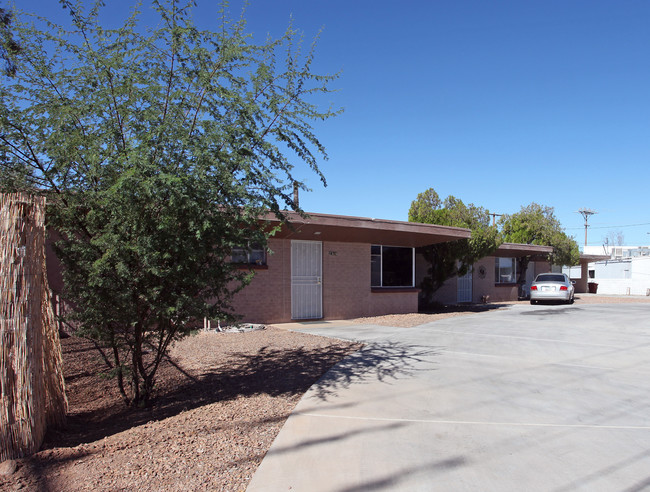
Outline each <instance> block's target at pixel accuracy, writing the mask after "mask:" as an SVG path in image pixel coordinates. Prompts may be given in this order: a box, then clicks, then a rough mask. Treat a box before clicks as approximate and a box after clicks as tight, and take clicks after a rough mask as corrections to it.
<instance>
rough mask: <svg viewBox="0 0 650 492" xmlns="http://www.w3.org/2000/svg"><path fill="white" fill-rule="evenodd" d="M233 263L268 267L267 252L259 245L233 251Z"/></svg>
mask: <svg viewBox="0 0 650 492" xmlns="http://www.w3.org/2000/svg"><path fill="white" fill-rule="evenodd" d="M231 261H232V262H233V263H240V264H242V265H266V251H265V250H264V248H263V247H262V245H261V244H259V243H251V244H250V246H249V247H243V246H240V247H237V248H233V249H232V254H231Z"/></svg>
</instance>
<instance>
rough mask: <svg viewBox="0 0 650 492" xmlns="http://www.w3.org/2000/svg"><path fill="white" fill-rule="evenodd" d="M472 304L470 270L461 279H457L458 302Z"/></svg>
mask: <svg viewBox="0 0 650 492" xmlns="http://www.w3.org/2000/svg"><path fill="white" fill-rule="evenodd" d="M457 302H472V268H471V267H470V269H469V270H468V271H467V273H466V274H465V275H463V276H462V277H458V301H457Z"/></svg>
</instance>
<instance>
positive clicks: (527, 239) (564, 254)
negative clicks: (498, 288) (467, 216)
mask: <svg viewBox="0 0 650 492" xmlns="http://www.w3.org/2000/svg"><path fill="white" fill-rule="evenodd" d="M499 222H500V225H501V233H502V235H503V239H504V241H506V242H509V243H522V244H537V245H542V246H552V247H553V252H552V253H551V254H550V255H549V257H548V261H549V262H550V263H551V264H552V265H577V264H578V263H579V262H580V250H579V248H578V244H577V243H576V242H575V240H574V239H573V238H572V237H569V236H567V235H566V234H565V233H564V230H563V229H562V225H561V224H560V221H559V220H557V218H556V217H555V214H554V209H553V207H546V206H543V205H539V204H537V203H534V202H533V203H531V204H530V205H527V206H525V207H522V208H521V210H520V211H519V212H517V213H515V214H512V215H504V216H502V217H501V219H500V221H499ZM529 262H530V257H522V258H519V259H518V263H519V264H518V265H517V267H518V268H517V270H518V272H519V275H518V276H519V284H520V285H523V284H524V283H525V279H526V270H527V269H528V263H529Z"/></svg>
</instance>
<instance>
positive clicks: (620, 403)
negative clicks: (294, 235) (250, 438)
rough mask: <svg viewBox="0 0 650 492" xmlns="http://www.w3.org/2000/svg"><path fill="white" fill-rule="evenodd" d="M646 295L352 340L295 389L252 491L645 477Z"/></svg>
mask: <svg viewBox="0 0 650 492" xmlns="http://www.w3.org/2000/svg"><path fill="white" fill-rule="evenodd" d="M649 320H650V305H647V304H627V305H602V304H595V305H583V306H580V305H579V303H576V304H574V305H572V306H530V305H515V306H513V307H511V308H508V309H505V310H500V311H494V312H487V313H480V314H474V315H467V316H462V317H456V318H450V319H446V320H442V321H437V322H434V323H430V324H428V325H422V326H419V327H415V328H390V327H381V326H373V325H351V326H350V325H345V324H344V323H322V324H315V325H313V324H310V325H308V326H303V327H301V328H300V330H301V331H305V332H309V333H317V334H321V335H329V336H334V337H337V338H344V339H352V340H360V341H364V342H365V343H366V344H367V345H366V348H365V349H364V350H362V351H361V352H359V353H357V354H355V355H353V356H351V357H349V358H348V359H346V360H345V361H343V362H342V363H341V364H339V365H337V366H335V367H334V368H333V369H332V370H331V371H330V372H329V373H328V374H327V375H326V376H325V377H323V378H322V379H321V381H319V382H318V383H317V384H316V385H314V386H313V387H312V388H311V389H310V391H309V392H308V393H307V394H306V395H305V396H304V398H303V399H302V400H301V401H300V403H299V404H298V406H297V407H296V409H295V411H294V413H293V414H292V415H291V416H290V418H289V419H288V421H287V422H286V424H285V426H284V427H283V428H282V430H281V431H280V434H279V435H278V437H277V439H276V440H275V442H274V444H273V446H272V447H271V449H270V451H269V453H268V454H267V456H266V457H265V458H264V460H263V462H262V464H261V465H260V467H259V469H258V471H257V473H256V474H255V476H254V477H253V480H252V481H251V483H250V486H249V487H248V491H249V492H257V491H265V492H268V491H286V490H291V491H348V492H349V491H368V490H391V491H393V490H405V491H406V490H408V491H414V490H421V491H438V490H439V491H462V490H467V491H470V490H471V491H475V490H482V491H510V490H512V491H522V490H526V491H536V490H540V491H542V490H543V491H549V490H551V491H567V492H568V491H574V490H589V491H601V490H602V491H612V490H630V491H631V490H643V489H645V488H650V321H649Z"/></svg>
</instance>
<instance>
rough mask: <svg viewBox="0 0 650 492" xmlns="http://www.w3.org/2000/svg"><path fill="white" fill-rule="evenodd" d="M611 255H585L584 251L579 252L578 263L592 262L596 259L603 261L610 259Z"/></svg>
mask: <svg viewBox="0 0 650 492" xmlns="http://www.w3.org/2000/svg"><path fill="white" fill-rule="evenodd" d="M611 259H612V258H611V256H609V255H586V254H584V253H581V254H580V264H583V263H594V262H596V261H605V260H611Z"/></svg>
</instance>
